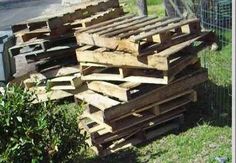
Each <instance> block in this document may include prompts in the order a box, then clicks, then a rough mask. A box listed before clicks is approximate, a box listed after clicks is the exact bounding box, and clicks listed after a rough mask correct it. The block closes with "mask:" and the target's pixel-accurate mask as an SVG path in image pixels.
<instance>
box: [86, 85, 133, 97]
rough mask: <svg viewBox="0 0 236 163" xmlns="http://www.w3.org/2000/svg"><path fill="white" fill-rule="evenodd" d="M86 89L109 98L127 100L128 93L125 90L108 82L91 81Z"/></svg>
mask: <svg viewBox="0 0 236 163" xmlns="http://www.w3.org/2000/svg"><path fill="white" fill-rule="evenodd" d="M88 88H89V89H91V90H93V91H96V92H99V93H103V94H105V95H108V96H111V97H116V98H118V99H120V100H122V101H128V100H129V92H128V90H127V89H125V88H122V87H119V86H118V85H114V84H111V83H108V82H104V81H92V82H89V83H88Z"/></svg>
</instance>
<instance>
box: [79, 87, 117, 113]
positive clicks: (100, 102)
mask: <svg viewBox="0 0 236 163" xmlns="http://www.w3.org/2000/svg"><path fill="white" fill-rule="evenodd" d="M75 98H77V99H80V100H81V101H84V102H86V103H88V104H90V105H92V106H94V107H96V108H98V109H100V110H102V111H105V110H106V109H107V108H110V107H113V106H116V105H118V104H120V102H119V101H115V100H113V99H111V98H108V97H106V96H102V95H100V94H98V93H95V92H93V91H90V90H88V91H85V92H81V93H79V94H77V95H75Z"/></svg>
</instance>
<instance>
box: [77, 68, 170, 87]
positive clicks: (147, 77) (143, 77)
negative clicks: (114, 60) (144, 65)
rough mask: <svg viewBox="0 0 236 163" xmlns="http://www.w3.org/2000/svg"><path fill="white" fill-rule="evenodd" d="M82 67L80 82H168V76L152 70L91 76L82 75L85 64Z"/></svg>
mask: <svg viewBox="0 0 236 163" xmlns="http://www.w3.org/2000/svg"><path fill="white" fill-rule="evenodd" d="M81 66H82V76H81V78H82V80H85V81H90V80H99V81H104V80H106V81H123V82H137V81H139V82H140V83H150V84H168V83H169V82H170V80H169V79H168V76H164V75H162V72H158V71H155V70H152V72H147V70H145V71H144V70H134V69H132V70H131V69H130V75H128V76H123V75H122V74H120V73H116V72H114V73H106V72H102V73H97V72H94V73H91V74H87V75H85V74H83V67H86V66H87V64H84V63H81Z"/></svg>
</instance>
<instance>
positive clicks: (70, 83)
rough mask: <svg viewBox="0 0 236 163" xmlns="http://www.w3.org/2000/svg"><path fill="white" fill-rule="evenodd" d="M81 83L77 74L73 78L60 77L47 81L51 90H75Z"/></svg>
mask: <svg viewBox="0 0 236 163" xmlns="http://www.w3.org/2000/svg"><path fill="white" fill-rule="evenodd" d="M82 83H83V82H82V80H81V77H80V74H79V73H78V74H75V75H73V76H62V77H57V78H53V79H51V80H48V84H49V86H50V88H51V89H52V90H75V89H76V88H78V87H79V86H81V85H82Z"/></svg>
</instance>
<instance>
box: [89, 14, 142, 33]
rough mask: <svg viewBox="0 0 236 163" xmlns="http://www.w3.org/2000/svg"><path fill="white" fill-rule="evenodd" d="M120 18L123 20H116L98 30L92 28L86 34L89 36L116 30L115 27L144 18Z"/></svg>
mask: <svg viewBox="0 0 236 163" xmlns="http://www.w3.org/2000/svg"><path fill="white" fill-rule="evenodd" d="M121 18H123V19H116V21H114V22H111V23H109V24H107V25H104V26H101V27H98V28H94V29H91V30H88V33H90V34H93V33H98V34H99V32H100V31H104V30H108V29H114V28H117V27H119V26H121V25H124V24H127V23H131V22H134V21H137V20H140V19H143V18H144V16H135V17H134V16H133V17H131V16H129V17H126V16H123V17H121ZM124 18H126V19H124ZM106 22H109V21H106ZM100 24H101V23H100ZM95 26H96V25H95Z"/></svg>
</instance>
